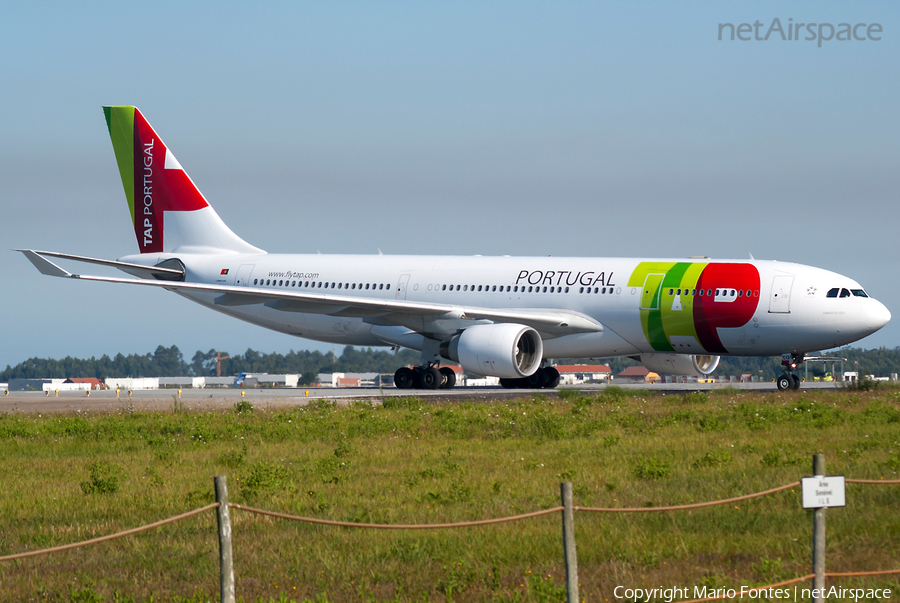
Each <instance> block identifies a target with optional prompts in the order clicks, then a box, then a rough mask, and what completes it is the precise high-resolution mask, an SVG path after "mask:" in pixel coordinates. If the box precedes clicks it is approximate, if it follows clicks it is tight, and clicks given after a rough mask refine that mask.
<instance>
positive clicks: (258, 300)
mask: <svg viewBox="0 0 900 603" xmlns="http://www.w3.org/2000/svg"><path fill="white" fill-rule="evenodd" d="M17 251H20V252H22V253H23V254H24V255H25V257H27V258H28V260H29V261H31V263H32V264H34V265H35V267H36V268H37V269H38V270H39V271H40V272H41V273H42V274H46V275H48V276H58V277H63V278H73V279H79V280H87V281H98V282H104V283H124V284H130V285H143V286H145V287H162V288H163V289H167V290H169V291H175V292H178V293H218V294H219V295H218V296H217V297H216V298H215V300H214V303H215V304H216V305H220V306H246V305H254V304H264V305H265V306H267V307H269V308H273V309H275V310H281V311H285V312H303V313H308V314H326V315H329V316H344V317H356V318H362V319H366V320H367V321H368V322H371V323H372V324H396V325H404V326H407V327H409V328H411V329H413V330H415V331H418V332H433V331H432V330H433V329H434V328H435V325H436V324H437V323H439V322H443V323H444V324H449V325H453V324H460V323H461V322H462V321H473V324H474V321H491V322H497V323H517V324H523V325H526V326H529V327H532V328H534V329H535V330H536V331H538V332H539V333H541V334H542V335H544V336H547V337H560V336H563V335H572V334H576V333H596V332H601V331H603V326H602V325H601V324H600V323H599V322H597V321H596V320H594V319H592V318H590V317H589V316H586V315H584V314H581V313H579V312H572V311H569V310H562V309H559V310H556V309H545V308H534V309H520V308H482V307H472V306H464V305H455V304H440V303H431V302H417V301H407V300H402V299H378V298H368V297H356V296H351V295H334V294H330V293H329V294H323V293H302V292H294V291H284V290H281V289H265V288H261V289H258V288H249V287H235V286H231V285H211V284H205V283H184V282H176V281H166V280H155V279H153V280H151V279H135V278H116V277H106V276H91V275H84V274H73V273H71V272H68V271H66V270H64V269H63V268H60V267H59V266H57V265H56V264H54V263H53V262H51V261H50V260H48V259H47V258H46V257H44V256H45V255H52V256H53V257H61V258H66V259H81V258H80V256H70V255H66V254H56V253H52V252H43V251H33V250H30V249H19V250H17ZM90 259H93V258H90ZM92 263H97V264H102V265H109V266H115V267H119V266H116V264H119V262H110V261H107V260H94V261H93V262H92ZM128 267H129V268H132V266H131V265H130V264H129V265H128ZM144 268H146V267H144ZM150 272H152V270H151V271H150ZM429 325H431V326H430V327H429ZM463 328H464V327H463ZM455 330H456V329H455V328H452V327H451V332H452V331H455Z"/></svg>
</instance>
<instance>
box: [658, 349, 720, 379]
mask: <svg viewBox="0 0 900 603" xmlns="http://www.w3.org/2000/svg"><path fill="white" fill-rule="evenodd" d="M641 364H643V365H644V366H646V367H647V368H648V369H650V370H651V371H653V372H654V373H662V374H664V375H693V376H695V377H703V376H705V375H708V374H710V373H711V372H713V371H714V370H716V367H717V366H719V357H718V356H701V355H688V354H641Z"/></svg>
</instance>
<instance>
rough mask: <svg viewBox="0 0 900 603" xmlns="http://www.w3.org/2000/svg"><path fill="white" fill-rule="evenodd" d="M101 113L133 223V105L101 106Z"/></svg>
mask: <svg viewBox="0 0 900 603" xmlns="http://www.w3.org/2000/svg"><path fill="white" fill-rule="evenodd" d="M103 115H104V116H105V117H106V127H107V129H108V130H109V138H110V140H112V145H113V151H114V152H115V154H116V163H117V164H118V165H119V175H120V176H121V177H122V187H123V188H124V189H125V198H126V199H127V200H128V212H129V213H130V214H131V223H132V224H134V107H103Z"/></svg>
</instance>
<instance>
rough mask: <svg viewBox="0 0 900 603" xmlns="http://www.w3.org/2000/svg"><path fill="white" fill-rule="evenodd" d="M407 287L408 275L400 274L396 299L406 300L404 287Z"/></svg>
mask: <svg viewBox="0 0 900 603" xmlns="http://www.w3.org/2000/svg"><path fill="white" fill-rule="evenodd" d="M407 285H409V275H408V274H401V275H400V280H399V281H398V282H397V296H396V297H397V299H406V287H407Z"/></svg>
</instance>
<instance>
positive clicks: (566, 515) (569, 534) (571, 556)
mask: <svg viewBox="0 0 900 603" xmlns="http://www.w3.org/2000/svg"><path fill="white" fill-rule="evenodd" d="M559 489H560V493H561V495H562V506H563V513H562V527H563V552H564V554H565V558H566V603H578V556H577V555H576V552H575V509H574V506H573V504H572V482H564V483H562V484H560V485H559Z"/></svg>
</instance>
